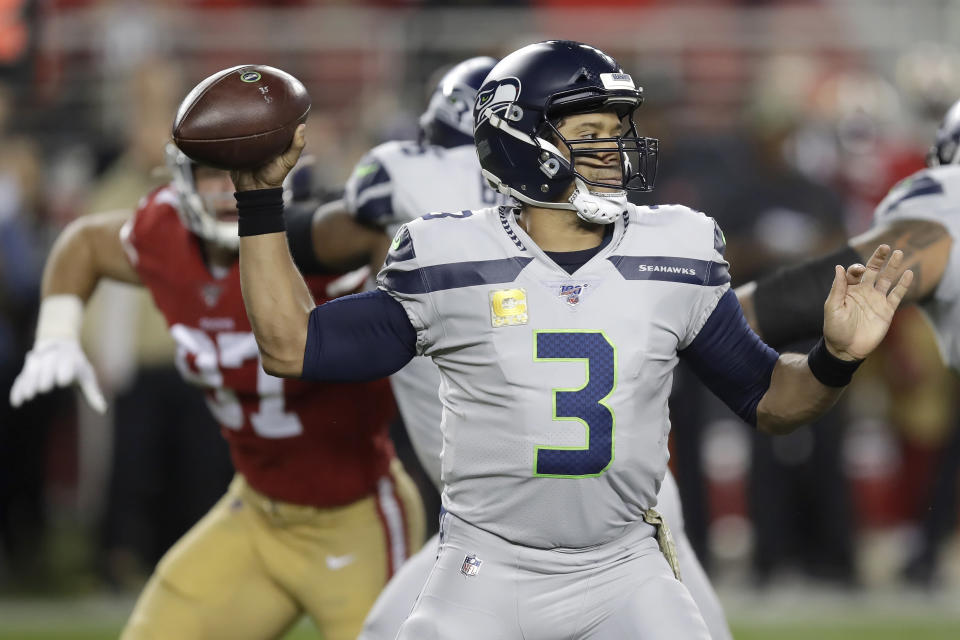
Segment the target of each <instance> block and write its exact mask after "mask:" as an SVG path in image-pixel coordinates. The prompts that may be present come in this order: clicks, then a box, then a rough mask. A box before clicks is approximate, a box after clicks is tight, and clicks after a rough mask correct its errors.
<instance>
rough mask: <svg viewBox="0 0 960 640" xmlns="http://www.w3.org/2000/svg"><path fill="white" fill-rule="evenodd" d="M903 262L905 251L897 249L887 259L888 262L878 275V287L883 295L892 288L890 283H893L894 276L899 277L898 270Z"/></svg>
mask: <svg viewBox="0 0 960 640" xmlns="http://www.w3.org/2000/svg"><path fill="white" fill-rule="evenodd" d="M902 262H903V251H900V249H897V250H896V251H894V252H893V253H892V254H891V255H890V259H889V260H887V264H886V265H884V267H883V269H881V270H880V274H879V276H878V277H877V284H876V285H875V286H876V289H877V291H879V292H880V293H882V294H883V295H887V292H888V291H889V290H890V285H891V284H893V280H894V278H896V277H897V275H898V273H897V272H898V271H899V270H900V264H901V263H902Z"/></svg>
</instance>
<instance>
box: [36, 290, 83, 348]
mask: <svg viewBox="0 0 960 640" xmlns="http://www.w3.org/2000/svg"><path fill="white" fill-rule="evenodd" d="M82 325H83V300H81V299H80V296H75V295H72V294H59V295H54V296H47V297H46V298H44V299H43V300H42V301H41V302H40V313H39V316H38V318H37V337H36V342H39V341H40V340H49V339H52V338H66V339H70V340H79V339H80V327H81V326H82Z"/></svg>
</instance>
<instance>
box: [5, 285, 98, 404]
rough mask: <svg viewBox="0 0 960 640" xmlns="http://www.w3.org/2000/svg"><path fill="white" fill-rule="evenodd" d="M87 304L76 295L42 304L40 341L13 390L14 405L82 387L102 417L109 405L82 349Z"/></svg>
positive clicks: (62, 296) (38, 340) (38, 329)
mask: <svg viewBox="0 0 960 640" xmlns="http://www.w3.org/2000/svg"><path fill="white" fill-rule="evenodd" d="M82 321H83V301H82V300H81V299H80V298H79V297H77V296H74V295H66V294H60V295H52V296H48V297H46V298H44V299H43V302H41V303H40V314H39V317H38V319H37V339H36V341H35V342H34V343H33V349H31V350H30V353H28V354H27V360H26V362H25V363H24V364H23V371H21V372H20V375H18V376H17V379H16V380H15V381H14V382H13V387H11V388H10V404H11V405H13V406H14V407H19V406H20V405H21V404H23V403H24V402H26V401H27V400H31V399H32V398H34V397H35V396H36V395H37V394H40V393H47V392H48V391H50V390H51V389H53V387H54V386H57V387H66V386H69V385H71V384H73V383H77V384H79V385H80V390H81V391H82V392H83V397H84V398H86V399H87V403H88V404H89V405H90V406H91V407H93V409H94V410H95V411H97V412H99V413H104V412H106V410H107V401H106V400H105V399H104V398H103V392H101V391H100V387H99V385H97V376H96V375H95V374H94V373H93V366H92V365H91V364H90V361H89V360H87V356H86V354H84V353H83V349H82V348H81V347H80V324H81V322H82Z"/></svg>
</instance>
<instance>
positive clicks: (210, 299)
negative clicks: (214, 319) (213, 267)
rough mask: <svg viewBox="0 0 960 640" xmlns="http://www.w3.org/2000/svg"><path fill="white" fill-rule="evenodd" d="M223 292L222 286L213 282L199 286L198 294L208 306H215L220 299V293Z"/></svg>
mask: <svg viewBox="0 0 960 640" xmlns="http://www.w3.org/2000/svg"><path fill="white" fill-rule="evenodd" d="M221 293H223V286H221V285H219V284H214V283H207V284H204V285H203V286H202V287H200V295H201V297H202V298H203V301H204V302H205V303H206V304H207V306H208V307H215V306H216V305H217V302H219V300H220V294H221Z"/></svg>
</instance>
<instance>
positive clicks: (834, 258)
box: [753, 245, 861, 348]
mask: <svg viewBox="0 0 960 640" xmlns="http://www.w3.org/2000/svg"><path fill="white" fill-rule="evenodd" d="M860 261H861V258H860V255H859V254H858V253H857V252H856V251H854V250H853V248H852V247H850V246H849V245H844V246H843V248H842V249H839V250H837V251H835V252H833V253H831V254H828V255H825V256H823V257H821V258H814V259H812V260H808V261H806V262H802V263H800V264H798V265H793V266H790V267H784V268H781V269H778V270H776V271H775V272H773V273H772V274H771V275H769V276H767V277H765V278H761V279H760V280H758V281H757V288H756V291H754V292H753V306H754V309H755V310H756V314H757V325H758V326H757V328H758V329H759V330H760V334H761V335H762V336H763V339H764V340H765V341H766V343H767V344H769V345H771V346H772V347H775V348H782V347H783V346H784V345H788V344H792V343H794V342H798V341H800V340H806V339H809V338H816V337H818V336H819V335H820V334H821V333H822V332H823V303H824V302H825V301H826V299H827V294H828V293H830V286H831V285H832V284H833V267H834V265H838V264H842V265H844V266H845V267H846V266H849V265H851V264H853V263H855V262H860Z"/></svg>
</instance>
